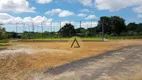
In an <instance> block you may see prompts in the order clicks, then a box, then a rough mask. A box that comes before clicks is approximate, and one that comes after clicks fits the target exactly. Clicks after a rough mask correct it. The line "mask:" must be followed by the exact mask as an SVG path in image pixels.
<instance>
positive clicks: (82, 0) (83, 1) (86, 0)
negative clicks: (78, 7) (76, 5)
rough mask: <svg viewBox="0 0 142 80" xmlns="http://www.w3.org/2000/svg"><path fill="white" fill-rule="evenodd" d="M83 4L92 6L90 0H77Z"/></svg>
mask: <svg viewBox="0 0 142 80" xmlns="http://www.w3.org/2000/svg"><path fill="white" fill-rule="evenodd" d="M79 1H80V3H81V4H83V5H84V6H92V0H79Z"/></svg>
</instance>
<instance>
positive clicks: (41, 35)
mask: <svg viewBox="0 0 142 80" xmlns="http://www.w3.org/2000/svg"><path fill="white" fill-rule="evenodd" d="M41 30H42V32H41V37H42V39H43V24H42V22H41Z"/></svg>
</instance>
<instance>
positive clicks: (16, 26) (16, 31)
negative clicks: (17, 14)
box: [16, 23, 18, 33]
mask: <svg viewBox="0 0 142 80" xmlns="http://www.w3.org/2000/svg"><path fill="white" fill-rule="evenodd" d="M16 33H18V23H16Z"/></svg>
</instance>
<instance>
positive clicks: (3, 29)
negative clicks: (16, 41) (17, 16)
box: [0, 27, 7, 39]
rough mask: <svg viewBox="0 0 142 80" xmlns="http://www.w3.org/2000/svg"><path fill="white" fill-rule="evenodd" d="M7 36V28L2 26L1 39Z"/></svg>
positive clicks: (0, 29) (0, 30)
mask: <svg viewBox="0 0 142 80" xmlns="http://www.w3.org/2000/svg"><path fill="white" fill-rule="evenodd" d="M6 37H7V34H6V31H5V28H2V27H0V39H5V38H6Z"/></svg>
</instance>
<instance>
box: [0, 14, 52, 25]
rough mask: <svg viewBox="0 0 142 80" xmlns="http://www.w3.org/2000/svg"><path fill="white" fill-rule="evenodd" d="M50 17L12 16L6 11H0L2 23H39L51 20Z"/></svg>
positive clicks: (0, 21)
mask: <svg viewBox="0 0 142 80" xmlns="http://www.w3.org/2000/svg"><path fill="white" fill-rule="evenodd" d="M51 21H52V19H49V18H46V17H44V16H36V17H34V18H32V17H25V18H23V19H22V18H21V17H14V16H11V15H9V14H7V13H0V23H2V24H15V23H35V24H39V23H41V22H51Z"/></svg>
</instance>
